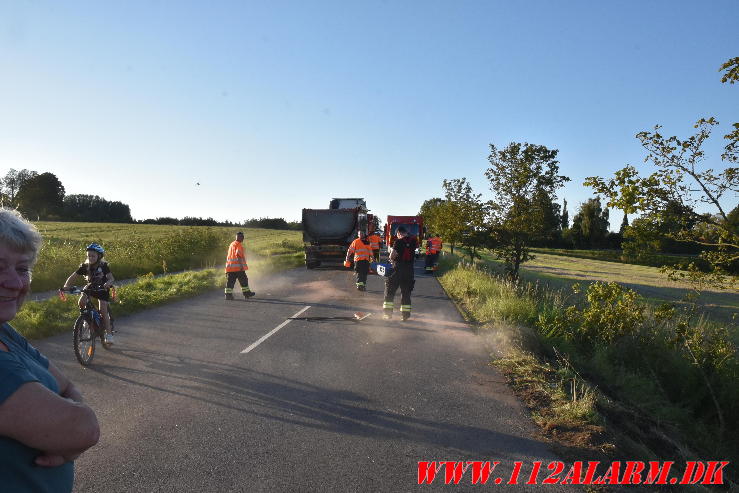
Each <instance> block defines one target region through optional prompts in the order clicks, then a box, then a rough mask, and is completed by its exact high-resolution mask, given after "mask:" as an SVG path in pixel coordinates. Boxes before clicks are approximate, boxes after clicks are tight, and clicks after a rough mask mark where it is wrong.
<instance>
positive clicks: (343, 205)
mask: <svg viewBox="0 0 739 493" xmlns="http://www.w3.org/2000/svg"><path fill="white" fill-rule="evenodd" d="M328 208H329V209H361V210H363V211H364V212H367V202H366V201H365V200H364V199H361V198H349V199H331V202H330V203H329V206H328Z"/></svg>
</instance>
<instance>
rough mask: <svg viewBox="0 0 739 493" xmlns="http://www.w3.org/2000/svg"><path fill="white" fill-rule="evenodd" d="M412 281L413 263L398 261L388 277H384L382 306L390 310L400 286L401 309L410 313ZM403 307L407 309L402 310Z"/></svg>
mask: <svg viewBox="0 0 739 493" xmlns="http://www.w3.org/2000/svg"><path fill="white" fill-rule="evenodd" d="M414 282H415V281H414V279H413V263H412V262H409V263H402V262H398V263H397V264H396V266H395V267H394V270H393V273H392V274H390V277H387V278H386V279H385V304H384V308H385V309H389V311H390V312H392V310H393V306H394V304H393V300H394V299H395V292H396V291H397V290H398V288H400V304H401V311H406V312H408V313H409V314H410V307H411V291H412V290H413V284H414ZM403 307H407V309H405V310H403Z"/></svg>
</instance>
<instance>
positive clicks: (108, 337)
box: [103, 331, 115, 344]
mask: <svg viewBox="0 0 739 493" xmlns="http://www.w3.org/2000/svg"><path fill="white" fill-rule="evenodd" d="M103 339H104V340H105V344H114V343H115V341H114V340H113V334H111V333H110V332H108V331H106V332H105V334H104V335H103Z"/></svg>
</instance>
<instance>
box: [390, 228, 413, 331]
mask: <svg viewBox="0 0 739 493" xmlns="http://www.w3.org/2000/svg"><path fill="white" fill-rule="evenodd" d="M416 248H418V240H417V239H416V237H415V236H413V235H409V234H408V230H407V229H406V228H405V226H400V227H399V228H398V232H397V239H396V240H395V243H394V244H393V247H392V251H391V252H390V263H391V264H392V266H393V272H392V274H390V276H388V277H387V278H386V279H385V302H384V303H383V305H382V308H383V315H382V318H385V319H389V318H392V316H393V308H395V304H394V302H393V300H394V298H395V292H396V291H397V290H398V288H400V315H401V318H402V319H403V320H408V319H409V318H410V317H411V291H412V290H413V284H415V282H416V281H415V280H414V279H413V263H414V261H415V258H416Z"/></svg>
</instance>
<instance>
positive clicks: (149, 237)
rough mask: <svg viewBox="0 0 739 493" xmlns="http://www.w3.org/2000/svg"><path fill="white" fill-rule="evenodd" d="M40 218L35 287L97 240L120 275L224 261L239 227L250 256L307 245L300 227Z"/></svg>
mask: <svg viewBox="0 0 739 493" xmlns="http://www.w3.org/2000/svg"><path fill="white" fill-rule="evenodd" d="M35 224H36V227H37V228H38V229H39V232H40V233H41V235H42V236H43V238H44V245H43V248H42V250H41V254H40V256H39V261H38V264H37V265H36V267H35V269H34V273H33V289H34V291H46V290H50V289H55V288H57V287H59V286H61V285H62V283H63V282H64V281H65V280H66V278H67V276H69V274H70V273H72V271H73V270H75V269H76V268H77V267H78V266H79V264H80V263H81V262H82V261H83V260H84V258H85V252H84V248H85V246H86V245H88V244H90V243H91V242H93V241H94V242H97V243H100V244H101V245H103V247H104V248H105V250H106V259H107V260H108V262H110V265H111V270H112V271H113V275H114V276H115V277H116V278H118V279H126V278H132V277H136V276H139V275H142V274H147V273H149V272H152V273H154V274H161V273H164V272H174V271H180V270H187V269H194V268H203V267H215V266H219V265H221V264H224V263H225V255H226V250H227V249H228V245H229V243H230V242H231V241H233V240H234V237H235V233H236V231H238V230H243V231H244V233H245V234H246V240H245V243H246V253H247V259H248V258H249V257H250V256H273V255H288V254H289V255H297V254H298V252H300V251H302V239H301V233H300V232H299V231H284V230H270V229H251V228H243V229H242V228H238V227H209V226H165V225H156V224H118V223H73V222H38V223H35Z"/></svg>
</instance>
